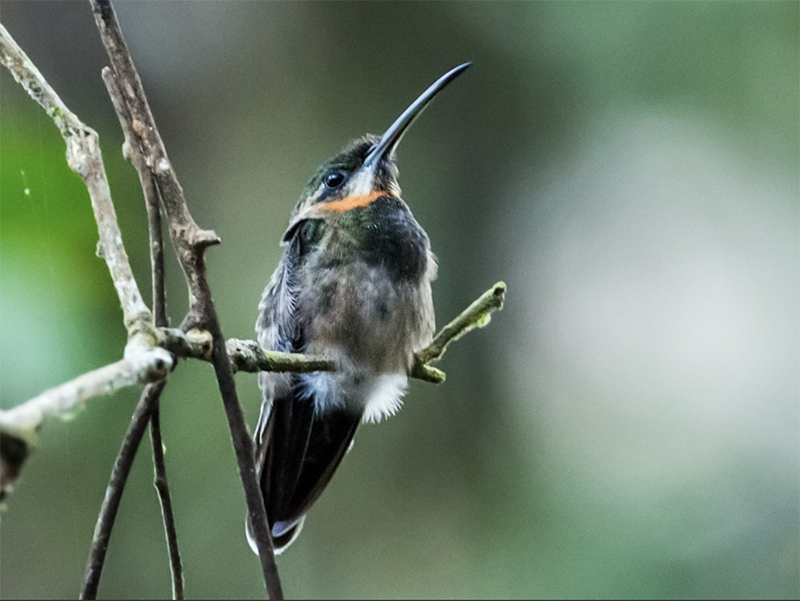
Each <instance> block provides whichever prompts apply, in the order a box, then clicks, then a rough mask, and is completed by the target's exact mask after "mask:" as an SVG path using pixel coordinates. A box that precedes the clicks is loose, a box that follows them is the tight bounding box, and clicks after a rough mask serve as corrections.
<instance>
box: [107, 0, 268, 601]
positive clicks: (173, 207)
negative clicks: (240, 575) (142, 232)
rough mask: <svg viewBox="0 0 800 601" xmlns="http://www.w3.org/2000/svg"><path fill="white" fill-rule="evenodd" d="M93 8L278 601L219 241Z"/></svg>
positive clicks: (121, 47) (120, 46) (110, 25)
mask: <svg viewBox="0 0 800 601" xmlns="http://www.w3.org/2000/svg"><path fill="white" fill-rule="evenodd" d="M92 9H93V12H94V15H95V21H96V23H97V27H98V29H99V31H100V37H101V39H102V41H103V45H104V46H105V48H106V52H107V53H108V56H109V59H110V61H111V67H112V70H113V72H114V75H115V77H116V81H117V84H118V88H119V91H120V92H121V97H120V98H119V99H118V100H115V103H119V104H124V105H125V106H126V107H127V114H122V113H120V114H118V116H119V118H120V120H129V122H130V127H131V129H132V130H133V131H134V132H135V133H136V134H137V137H138V141H139V143H138V144H131V150H132V151H138V152H140V153H141V154H142V156H143V157H144V163H145V164H146V165H147V166H148V168H149V169H150V170H151V173H152V175H153V178H154V181H155V183H156V187H157V188H158V192H159V195H160V198H161V204H162V208H163V209H164V213H165V215H166V217H167V220H168V223H169V229H170V237H171V239H172V244H173V246H174V247H175V250H176V252H177V255H178V260H179V262H180V264H181V267H182V268H183V271H184V275H185V276H186V280H187V282H188V285H189V298H190V310H189V314H188V315H187V316H186V319H184V322H183V325H182V327H183V328H184V329H185V330H188V329H191V328H193V327H204V328H205V329H206V330H208V331H209V333H210V334H211V336H212V340H213V344H214V347H213V351H212V362H213V364H214V371H215V374H216V377H217V382H218V385H219V390H220V394H221V396H222V400H223V405H224V408H225V414H226V416H227V418H228V425H229V427H230V432H231V438H232V441H233V447H234V451H235V453H236V459H237V462H238V466H239V475H240V477H241V480H242V485H243V487H244V492H245V497H246V499H247V506H248V513H249V517H250V520H251V523H252V524H253V534H254V536H255V538H256V543H257V546H258V550H259V558H260V560H261V567H262V570H263V572H264V579H265V583H266V587H267V591H268V593H269V596H270V597H271V598H273V599H282V598H283V591H282V588H281V584H280V579H279V577H278V570H277V566H276V564H275V556H274V551H273V547H272V540H271V537H270V533H269V526H268V520H267V515H266V509H265V507H264V499H263V497H262V496H261V490H260V487H259V485H258V481H257V478H256V470H255V463H254V457H253V443H252V440H251V439H250V435H249V433H248V431H247V426H246V424H245V421H244V415H243V414H242V408H241V406H240V404H239V399H238V397H237V394H236V386H235V384H234V380H233V370H232V368H231V364H230V361H229V360H228V354H227V352H226V350H225V338H224V336H223V334H222V328H221V327H220V324H219V319H218V317H217V312H216V308H215V306H214V302H213V300H212V298H211V291H210V289H209V287H208V282H207V280H206V267H205V260H204V253H205V249H206V248H207V247H208V246H209V245H211V244H216V243H218V242H219V239H218V238H217V236H216V234H214V232H212V231H208V230H201V229H200V228H199V227H198V225H197V223H196V222H195V221H194V219H193V218H192V216H191V214H190V213H189V210H188V207H187V205H186V200H185V198H184V195H183V190H182V188H181V186H180V183H179V182H178V179H177V177H176V175H175V172H174V170H173V168H172V165H171V164H170V162H169V160H168V158H167V154H166V150H165V149H164V144H163V142H162V140H161V137H160V135H159V134H158V129H157V128H156V125H155V121H154V119H153V116H152V113H151V111H150V107H149V105H148V103H147V99H146V97H145V94H144V90H143V89H142V85H141V81H140V79H139V75H138V73H137V71H136V68H135V67H134V65H133V61H132V59H131V56H130V53H129V52H128V50H127V47H126V45H125V42H124V40H123V38H122V33H121V31H120V28H119V23H118V22H117V19H116V15H115V14H114V10H113V8H112V6H111V3H110V2H109V1H108V0H92ZM123 127H125V126H123ZM134 147H135V148H134Z"/></svg>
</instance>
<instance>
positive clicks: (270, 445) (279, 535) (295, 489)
mask: <svg viewBox="0 0 800 601" xmlns="http://www.w3.org/2000/svg"><path fill="white" fill-rule="evenodd" d="M293 388H294V390H293V394H292V395H287V396H286V397H283V398H280V399H276V400H275V401H274V402H273V403H272V407H271V410H270V412H269V417H268V419H267V424H266V427H265V428H264V429H263V432H262V446H261V448H260V449H259V452H258V454H257V457H256V459H257V461H258V466H257V467H258V469H259V477H260V483H261V492H262V494H263V496H264V502H265V505H266V509H267V515H268V516H269V525H270V529H271V531H272V536H273V543H274V545H275V550H276V552H281V551H282V550H284V549H285V548H286V547H288V546H289V545H290V544H291V543H292V542H294V540H295V539H296V538H297V536H298V534H299V533H300V529H301V528H302V525H303V521H304V519H305V514H306V512H307V511H308V510H309V508H310V507H311V505H313V504H314V502H315V501H316V500H317V499H318V498H319V496H320V494H322V491H323V490H324V489H325V488H326V487H327V485H328V483H329V482H330V480H331V478H332V477H333V474H334V473H335V472H336V469H337V468H338V467H339V464H340V463H341V461H342V458H343V457H344V455H345V454H346V452H347V450H348V449H349V448H350V444H351V443H352V441H353V436H354V435H355V432H356V429H357V428H358V424H359V423H360V422H361V414H360V413H359V412H355V413H354V412H350V411H346V410H344V409H330V410H328V411H325V412H324V413H323V414H321V415H315V411H314V399H313V398H311V399H309V398H304V397H303V396H302V395H299V394H297V392H296V388H297V387H293ZM248 539H249V540H250V545H251V547H254V544H253V540H252V534H251V532H250V526H249V524H248Z"/></svg>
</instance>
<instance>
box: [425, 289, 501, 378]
mask: <svg viewBox="0 0 800 601" xmlns="http://www.w3.org/2000/svg"><path fill="white" fill-rule="evenodd" d="M505 298H506V284H505V282H497V283H496V284H495V285H494V286H492V287H491V288H490V289H489V290H487V291H486V292H484V293H483V294H482V295H481V296H480V297H479V298H478V299H477V300H476V301H475V302H473V303H472V304H471V305H470V306H469V307H467V308H466V309H464V310H463V311H462V312H461V314H460V315H459V316H458V317H456V318H455V319H454V320H453V321H451V322H450V323H448V324H447V325H446V326H445V327H443V328H442V329H441V331H440V332H439V333H438V334H436V336H435V337H434V338H433V342H431V343H430V344H429V345H428V346H427V347H425V348H424V349H422V350H421V351H420V352H419V353H417V365H420V364H421V365H427V364H428V363H430V362H431V361H438V360H439V359H441V357H442V355H444V353H445V351H446V350H447V347H448V345H449V344H450V343H451V342H454V341H456V340H458V339H459V338H461V337H462V336H463V335H464V334H466V333H467V332H471V331H472V330H474V329H476V328H483V327H485V326H487V325H488V324H489V322H490V321H491V320H492V313H494V312H495V311H499V310H500V309H502V308H503V302H504V301H505ZM412 375H413V374H412Z"/></svg>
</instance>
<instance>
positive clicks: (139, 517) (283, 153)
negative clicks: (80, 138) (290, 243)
mask: <svg viewBox="0 0 800 601" xmlns="http://www.w3.org/2000/svg"><path fill="white" fill-rule="evenodd" d="M116 5H117V9H118V14H119V18H120V21H121V24H122V27H123V31H124V33H125V35H126V39H127V41H128V44H129V46H130V49H131V51H132V53H133V57H134V59H135V61H136V63H137V65H138V67H139V70H140V73H141V75H142V79H143V82H144V85H145V89H146V91H147V93H148V95H149V98H150V102H151V105H152V108H153V112H154V114H155V117H156V120H157V122H158V124H159V126H160V129H161V132H162V134H163V137H164V139H165V141H166V144H167V148H168V150H169V153H170V158H171V160H172V162H173V163H174V165H175V166H176V169H177V172H178V175H179V177H180V179H181V182H182V183H183V186H184V188H185V190H186V193H187V197H188V199H189V203H190V207H191V210H192V211H193V213H194V215H195V217H196V219H197V220H198V222H199V223H200V225H201V226H204V227H209V228H213V229H215V230H216V231H217V233H218V234H219V235H220V236H221V238H222V240H223V244H222V246H220V247H217V248H213V249H211V251H210V252H209V253H208V257H209V269H210V278H211V284H212V287H213V290H214V295H215V300H216V302H217V305H218V310H219V313H220V315H221V319H222V324H223V329H224V332H225V334H226V335H227V336H228V337H240V338H249V337H252V335H253V324H254V322H255V317H256V305H257V302H258V298H259V295H260V292H261V290H262V288H263V286H264V285H265V283H266V281H267V278H268V276H269V274H270V273H271V271H272V270H273V268H274V267H275V264H276V262H277V261H278V257H279V252H280V249H279V247H278V241H279V239H280V236H281V234H282V232H283V229H284V227H285V225H286V223H287V220H288V216H289V212H290V210H291V208H292V206H293V203H294V202H295V200H296V198H297V196H298V194H299V192H300V190H301V189H302V187H303V185H304V184H305V182H306V181H307V179H308V178H309V177H310V175H311V174H312V172H313V171H314V169H315V168H316V166H317V164H318V163H320V162H321V161H322V160H324V159H326V158H327V157H328V156H330V155H331V154H333V153H334V152H335V151H336V150H338V149H339V148H340V147H341V146H342V145H343V144H344V143H345V142H346V141H348V140H349V139H351V138H353V137H356V136H360V135H362V134H363V133H365V132H367V131H369V132H374V133H380V132H381V131H383V129H384V128H385V127H386V126H388V125H389V124H390V123H391V121H392V120H393V119H394V118H395V117H396V116H397V115H398V114H399V113H400V112H401V111H402V110H403V109H404V108H405V107H406V106H407V104H408V103H409V102H411V101H412V100H413V99H414V98H415V97H416V95H417V94H418V93H420V92H421V91H422V90H423V89H425V87H426V86H427V85H428V84H430V83H431V82H432V81H434V80H435V79H436V78H437V77H439V76H440V75H441V74H442V73H444V72H445V71H446V70H447V69H449V68H451V67H453V66H454V65H457V64H459V63H461V62H463V61H466V60H471V61H473V62H474V66H473V68H472V69H470V71H468V72H467V73H466V74H465V75H464V76H463V77H461V78H459V80H458V81H457V82H455V84H454V85H453V86H452V87H450V88H449V89H448V90H447V91H446V92H445V93H443V94H442V96H441V98H439V99H437V101H436V102H435V103H434V104H433V106H432V107H431V108H430V109H429V110H428V111H426V113H425V115H424V117H423V118H422V119H420V120H419V122H418V123H417V124H416V125H415V126H414V128H413V129H412V130H411V132H410V134H409V135H408V136H407V137H406V138H405V140H404V142H403V144H402V145H401V147H400V150H399V157H400V169H401V184H402V185H403V191H404V197H405V199H406V201H407V202H408V203H409V205H410V206H411V207H412V209H413V211H414V212H415V215H416V216H417V218H418V219H419V221H420V222H421V223H422V224H423V226H424V227H425V228H426V230H427V231H428V233H429V235H430V237H431V240H432V242H433V247H434V250H435V252H436V253H437V255H438V257H439V263H440V277H439V280H438V281H437V283H436V285H435V289H434V298H435V301H436V306H437V315H438V321H439V323H444V322H446V321H447V320H449V319H450V318H451V317H452V316H454V315H455V314H456V313H457V312H459V311H460V310H461V309H462V308H463V307H465V306H466V304H467V303H469V302H470V301H472V299H473V298H475V297H476V296H477V295H478V294H480V293H481V292H482V291H483V290H485V289H486V288H488V287H489V286H490V285H491V284H492V283H494V282H495V281H497V280H499V279H504V280H505V281H506V282H507V283H508V285H509V295H508V302H507V307H506V310H505V311H504V312H503V313H501V314H499V315H498V316H497V317H496V319H495V320H494V321H493V323H492V325H491V326H490V327H489V328H487V329H486V330H482V331H480V332H478V333H475V334H472V335H470V336H469V337H467V338H465V339H464V340H462V341H461V342H459V343H458V344H457V345H455V346H454V347H453V348H452V350H451V351H450V352H449V353H448V355H447V357H446V359H445V360H444V361H443V363H442V367H443V368H444V369H445V370H446V371H447V374H448V380H447V383H446V384H444V385H442V386H439V387H434V386H430V385H426V384H424V383H421V382H412V384H411V387H410V391H409V394H408V395H407V398H406V404H405V408H404V410H403V411H401V412H400V414H399V415H398V416H396V417H394V418H392V419H390V420H389V421H388V422H385V423H382V424H380V425H378V426H366V427H364V428H363V429H362V430H361V431H360V434H359V436H358V437H357V438H358V440H357V443H356V445H355V448H354V451H353V452H352V453H351V454H350V455H349V456H348V458H347V460H346V461H345V462H344V464H343V466H342V468H341V469H340V471H339V473H338V475H337V476H336V478H334V480H333V482H332V484H331V486H330V488H329V489H328V491H327V492H326V493H325V495H324V496H323V497H322V499H321V500H320V501H319V503H318V504H317V505H316V506H315V507H314V509H313V510H312V512H311V513H310V516H309V519H308V521H307V523H306V527H305V530H304V532H303V534H302V536H301V537H300V538H299V540H298V541H297V543H296V544H295V545H294V546H293V547H292V548H291V549H290V551H289V552H287V553H286V554H285V555H284V556H282V557H281V558H280V559H279V567H280V570H281V574H282V577H283V584H284V588H285V590H286V592H287V595H288V596H290V597H294V598H303V597H329V598H373V597H374V598H397V597H428V598H439V597H442V598H446V597H483V598H496V597H543V598H550V597H553V598H563V597H592V598H605V597H640V598H642V597H647V598H661V597H675V598H684V597H686V598H696V597H704V598H736V597H739V598H741V597H751V598H752V597H775V598H797V597H798V595H800V581H799V575H798V573H799V572H800V568H799V567H798V565H799V563H800V554H799V553H798V547H799V546H800V543H799V541H800V471H799V466H798V463H799V459H800V449H799V448H798V431H799V430H800V419H799V415H798V411H799V400H800V399H798V389H799V388H800V382H798V365H799V364H800V352H799V349H798V347H799V345H800V342H799V341H800V320H799V319H798V318H799V315H798V301H799V300H800V299H799V297H800V293H799V286H798V284H799V274H798V261H799V259H798V257H799V254H798V224H799V223H800V220H799V210H798V206H799V203H798V187H799V186H798V165H799V164H800V150H799V149H798V115H799V114H800V110H799V109H800V106H799V99H798V86H799V77H798V72H799V69H798V55H799V53H800V47H799V45H798V31H799V30H800V22H799V20H798V3H797V2H794V1H792V2H602V3H589V2H526V3H514V2H505V3H477V2H463V3H462V2H450V3H442V2H439V3H413V2H404V3H397V4H396V3H388V2H387V3H369V4H368V3H339V2H337V3H303V2H296V3H294V2H293V3H288V2H287V3H266V2H192V3H189V2H177V1H172V2H160V3H155V2H117V3H116ZM0 18H1V19H2V22H3V24H4V25H5V26H6V27H7V28H8V30H9V31H10V33H11V34H12V35H13V36H14V37H15V38H16V39H17V41H18V42H19V43H20V45H21V46H22V47H23V48H24V49H25V50H26V51H27V52H28V54H29V55H30V56H31V58H32V59H33V60H34V61H35V63H36V64H37V65H38V67H39V68H40V69H41V71H42V72H43V73H44V75H45V76H46V77H47V78H48V80H49V81H50V83H51V84H52V85H53V86H54V87H55V89H56V90H57V91H58V92H59V93H60V95H61V96H62V98H63V99H64V101H65V102H66V103H67V105H68V106H69V107H70V108H71V109H72V110H74V111H75V112H76V113H77V114H78V115H79V116H80V117H81V118H82V119H83V120H84V121H86V122H87V123H88V124H89V125H91V126H92V127H94V128H96V129H97V131H98V132H99V134H100V139H101V142H102V148H103V150H104V153H105V156H104V158H105V162H106V166H107V169H108V173H109V178H110V180H111V186H112V192H113V195H114V200H115V203H116V207H117V211H118V216H119V221H120V225H121V227H122V230H123V233H124V239H125V242H126V245H127V250H128V252H129V254H130V255H131V260H132V262H133V266H134V269H135V271H136V273H137V275H138V277H139V283H140V285H141V287H142V289H143V290H144V291H148V290H149V276H148V265H149V259H148V256H147V244H146V218H145V211H144V207H143V201H142V198H141V192H140V190H139V187H138V183H137V178H136V175H135V173H134V171H133V169H132V168H131V167H130V165H128V164H127V163H126V162H125V161H124V160H123V159H122V157H121V152H120V145H121V141H122V138H121V134H120V131H119V127H118V124H117V121H116V118H115V116H114V114H113V111H112V108H111V105H110V102H109V100H108V98H107V95H106V92H105V89H104V86H103V83H102V81H101V79H100V69H101V68H102V67H103V66H104V65H105V64H107V60H106V57H105V54H104V51H103V49H102V46H101V44H100V41H99V39H98V36H97V33H96V30H95V26H94V21H93V18H92V15H91V11H90V9H89V6H88V3H85V2H15V1H11V0H3V4H2V13H1V14H0ZM0 84H1V85H2V87H1V88H0V102H1V103H2V111H1V112H0V141H1V143H0V193H1V194H2V197H1V198H2V202H1V203H0V218H1V219H0V227H1V230H0V278H1V279H0V365H1V366H2V371H1V372H0V400H1V403H2V407H3V408H8V407H10V406H13V405H15V404H17V403H19V402H22V401H24V400H25V399H27V398H29V397H32V396H34V395H35V394H37V393H38V392H40V391H42V390H44V389H45V388H47V387H49V386H52V385H55V384H58V383H60V382H62V381H65V380H67V379H69V378H71V377H74V376H75V375H77V374H79V373H82V372H84V371H86V370H89V369H91V368H94V367H97V366H100V365H102V364H105V363H108V362H111V361H113V360H116V359H117V358H118V357H119V356H120V352H121V350H122V348H123V345H124V342H125V333H124V329H123V327H122V323H121V311H120V310H119V307H118V303H117V301H116V297H115V294H114V291H113V288H112V286H111V283H110V280H109V277H108V274H107V271H106V268H105V265H104V264H103V262H102V261H101V260H99V259H98V258H96V257H95V255H94V249H95V244H96V239H97V232H96V227H95V225H94V221H93V218H92V214H91V209H90V205H89V199H88V195H87V193H86V190H85V188H84V186H83V185H82V183H81V181H80V180H79V178H78V177H77V176H75V175H74V174H72V173H71V172H70V171H69V170H68V168H67V165H66V163H65V160H64V143H63V141H62V140H61V138H60V137H59V134H58V132H57V131H56V129H55V127H54V126H53V124H52V123H51V121H50V120H49V119H48V118H47V117H46V115H45V114H44V113H43V112H42V111H41V110H40V109H39V107H38V106H36V105H35V104H34V103H33V102H31V101H30V99H29V98H28V97H27V96H26V95H25V93H24V92H23V91H22V90H21V89H20V88H19V87H18V86H17V85H16V84H15V83H14V82H13V80H12V79H11V77H10V76H9V74H8V73H7V72H6V71H5V70H3V72H2V74H0ZM26 190H28V193H26ZM168 267H169V301H170V307H169V313H170V316H171V318H172V320H173V323H178V322H179V321H180V319H181V318H182V316H183V314H184V312H185V309H186V299H185V286H184V284H183V281H182V278H181V276H180V274H179V269H178V267H177V264H176V262H175V261H174V260H173V259H170V263H169V266H168ZM237 383H238V386H239V393H240V396H241V400H242V403H243V405H244V408H245V411H246V414H247V417H248V420H249V423H250V424H253V423H254V422H255V419H256V417H257V414H258V405H259V395H258V392H257V386H256V379H255V377H254V376H253V375H252V374H240V375H238V376H237ZM137 397H138V391H135V390H130V391H126V392H124V393H122V394H118V395H117V396H116V397H113V398H110V399H102V400H95V401H93V402H90V403H89V404H88V405H87V406H86V407H85V408H84V409H83V410H82V411H81V412H80V413H79V414H78V415H76V416H75V418H74V419H72V420H70V421H64V422H61V421H52V422H48V423H47V424H46V426H45V427H44V429H43V430H42V432H41V436H40V445H39V446H38V448H37V450H36V452H35V455H34V456H33V457H32V458H31V459H30V461H29V463H28V465H27V468H26V470H25V472H24V476H23V478H22V480H21V481H20V482H19V485H18V487H17V490H16V492H15V493H14V495H13V496H12V497H11V499H10V503H9V507H8V509H7V510H6V511H5V512H4V513H3V516H2V534H1V539H0V596H2V597H3V598H59V597H60V598H63V597H70V598H72V597H74V596H75V595H76V594H77V592H78V590H79V585H80V581H81V577H82V574H83V567H84V562H85V559H86V555H87V552H88V547H89V542H90V540H91V536H92V529H93V525H94V520H95V517H96V513H97V510H98V508H99V505H100V502H101V500H102V497H103V493H104V488H105V485H106V481H107V478H108V475H109V472H110V468H111V465H112V462H113V460H114V457H115V454H116V451H117V448H118V445H119V442H120V440H121V438H122V435H123V433H124V431H125V429H126V427H127V424H128V420H129V416H130V413H131V412H132V410H133V407H134V405H135V403H136V400H137ZM162 406H163V418H162V420H163V429H164V433H165V437H166V447H167V461H168V468H169V473H170V481H171V485H172V492H173V501H174V504H175V507H176V512H177V526H178V530H179V535H180V541H181V545H182V547H181V550H182V553H183V558H184V564H185V570H186V579H187V593H188V595H189V596H190V597H194V598H256V597H259V596H263V594H264V589H263V583H262V580H261V575H260V570H259V565H258V561H257V558H256V557H255V556H254V555H253V554H252V553H251V551H250V549H249V548H248V546H247V543H246V542H245V537H244V514H245V508H244V507H245V506H244V499H243V495H242V492H241V489H240V484H239V476H238V474H237V471H236V467H235V462H234V456H233V452H232V447H231V443H230V441H229V438H228V434H227V425H226V422H225V419H224V414H223V411H222V408H221V403H220V400H219V398H218V394H217V392H216V386H215V383H214V379H213V375H212V371H211V369H210V367H209V366H208V365H205V364H200V363H198V362H189V363H183V364H181V365H180V366H179V368H178V369H177V370H176V371H175V373H174V374H173V375H172V376H170V385H169V386H168V388H167V391H166V394H165V397H164V400H163V403H162ZM149 455H150V452H149V448H147V447H146V446H145V447H143V449H142V451H140V456H139V458H138V460H137V463H136V465H135V468H134V471H133V474H132V477H131V479H130V482H129V486H128V489H127V492H126V495H125V498H124V501H123V504H122V508H121V511H120V516H119V521H118V525H117V527H116V529H115V531H114V535H113V538H112V540H111V547H110V551H109V555H108V563H107V565H106V570H105V573H104V578H103V581H102V583H101V588H100V595H101V596H102V597H106V598H158V597H162V598H163V597H165V596H168V595H169V573H168V565H167V560H166V549H165V544H164V540H163V534H162V530H161V525H160V519H159V509H158V504H157V500H156V494H155V492H154V490H153V487H152V484H151V481H152V473H151V472H152V467H151V461H150V457H149Z"/></svg>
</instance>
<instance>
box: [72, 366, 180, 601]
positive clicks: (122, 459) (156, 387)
mask: <svg viewBox="0 0 800 601" xmlns="http://www.w3.org/2000/svg"><path fill="white" fill-rule="evenodd" d="M165 384H166V382H165V381H161V382H157V383H155V384H150V385H149V386H147V387H146V388H145V389H144V391H143V392H142V396H141V398H140V399H139V404H138V405H137V406H136V411H134V412H133V416H132V417H131V423H130V426H128V431H127V432H126V433H125V438H124V439H123V441H122V447H121V448H120V450H119V454H118V455H117V459H116V461H115V462H114V468H113V469H112V470H111V479H110V481H109V483H108V487H107V488H106V495H105V498H104V499H103V505H102V506H101V507H100V515H99V516H97V524H96V525H95V528H94V536H93V537H92V547H91V551H90V553H89V559H88V561H87V562H86V573H85V575H84V580H83V588H82V589H81V596H80V598H81V599H96V598H97V587H98V586H99V584H100V575H101V573H102V571H103V565H104V564H105V559H106V553H107V552H108V543H109V541H110V540H111V530H112V528H113V525H114V521H115V519H116V517H117V512H118V511H119V505H120V501H122V493H123V492H124V491H125V484H126V483H127V481H128V474H130V471H131V466H132V465H133V460H134V459H135V458H136V451H137V450H138V449H139V443H140V442H141V441H142V437H143V436H144V432H145V430H146V429H147V423H148V422H149V421H150V416H151V414H152V412H153V409H154V408H155V407H156V406H157V404H158V399H159V397H160V396H161V391H162V390H164V386H165Z"/></svg>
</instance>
